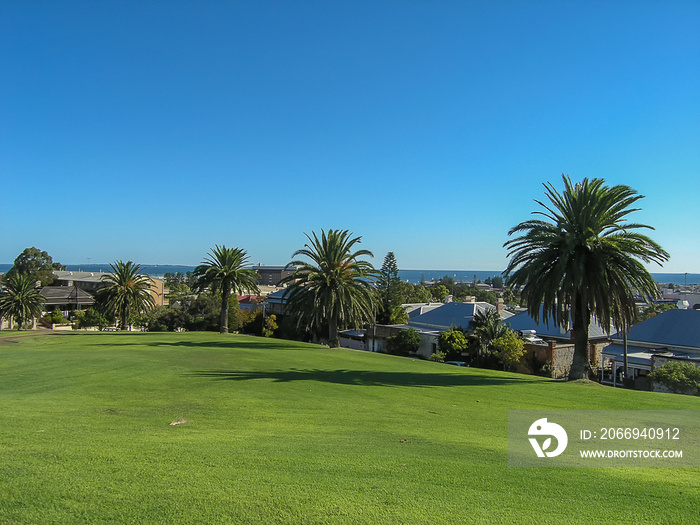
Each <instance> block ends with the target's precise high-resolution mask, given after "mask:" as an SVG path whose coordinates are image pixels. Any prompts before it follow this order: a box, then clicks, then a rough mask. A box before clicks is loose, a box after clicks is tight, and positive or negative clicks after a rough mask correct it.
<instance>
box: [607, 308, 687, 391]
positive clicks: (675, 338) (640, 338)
mask: <svg viewBox="0 0 700 525" xmlns="http://www.w3.org/2000/svg"><path fill="white" fill-rule="evenodd" d="M602 357H603V374H602V380H601V382H602V383H605V384H611V385H617V384H618V383H620V382H621V379H622V377H623V372H624V339H623V337H622V335H620V334H618V335H616V336H615V337H614V338H613V340H612V342H611V344H609V345H607V346H606V347H605V348H603V351H602ZM674 360H676V361H677V360H680V361H686V362H692V363H695V364H696V366H698V365H700V311H699V310H667V311H666V312H663V313H661V314H659V315H656V316H654V317H652V318H651V319H647V320H646V321H643V322H641V323H639V324H636V325H634V326H633V327H632V328H631V329H630V331H629V333H628V334H627V365H628V368H629V369H628V374H627V377H629V378H630V379H631V380H633V381H634V385H635V388H639V389H647V388H649V387H650V385H649V382H648V380H647V377H646V376H647V375H648V374H649V373H651V372H653V371H654V368H655V367H658V366H662V365H664V364H666V363H668V362H669V361H674Z"/></svg>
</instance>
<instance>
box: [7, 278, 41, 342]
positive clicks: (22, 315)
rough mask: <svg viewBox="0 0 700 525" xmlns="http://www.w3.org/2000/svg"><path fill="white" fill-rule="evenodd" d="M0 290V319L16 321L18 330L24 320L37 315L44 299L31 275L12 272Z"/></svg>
mask: <svg viewBox="0 0 700 525" xmlns="http://www.w3.org/2000/svg"><path fill="white" fill-rule="evenodd" d="M4 285H5V288H4V290H2V292H0V320H2V319H3V318H10V319H13V320H14V321H16V322H17V328H18V330H21V329H22V325H23V324H24V323H25V321H27V320H29V319H33V318H35V317H38V316H39V314H40V313H41V307H42V306H43V304H44V302H45V300H44V297H43V296H42V295H41V294H40V293H39V290H37V288H36V279H35V278H34V277H32V276H31V275H26V274H20V273H13V274H10V275H9V276H8V277H7V278H6V279H5V282H4Z"/></svg>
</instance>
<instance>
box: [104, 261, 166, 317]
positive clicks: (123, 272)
mask: <svg viewBox="0 0 700 525" xmlns="http://www.w3.org/2000/svg"><path fill="white" fill-rule="evenodd" d="M109 266H110V268H111V269H112V272H111V273H107V274H105V275H103V276H102V282H103V283H104V284H105V287H104V288H102V289H100V291H99V292H98V294H99V298H100V299H101V300H102V301H103V302H104V306H105V307H106V308H107V309H108V310H110V311H112V312H114V313H116V314H117V316H118V317H119V320H120V324H121V329H122V330H127V329H128V328H129V318H130V316H131V315H132V314H134V313H140V312H145V311H148V310H150V309H151V308H153V307H154V306H155V299H154V298H153V295H152V294H151V287H152V281H151V278H150V277H148V276H147V275H143V274H141V273H139V272H140V271H141V265H139V264H134V263H133V262H131V261H127V262H123V261H115V262H114V263H112V264H110V265H109Z"/></svg>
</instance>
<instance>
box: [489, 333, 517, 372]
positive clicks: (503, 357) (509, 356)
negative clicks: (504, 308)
mask: <svg viewBox="0 0 700 525" xmlns="http://www.w3.org/2000/svg"><path fill="white" fill-rule="evenodd" d="M493 348H494V350H495V351H496V355H497V356H498V360H499V361H500V362H501V363H503V370H510V369H512V368H514V367H515V365H517V364H518V362H519V361H520V358H521V357H523V355H525V343H523V341H522V339H520V338H519V337H518V336H517V335H516V333H515V332H514V331H513V330H508V332H506V334H505V335H503V336H501V337H499V338H497V339H495V340H494V341H493Z"/></svg>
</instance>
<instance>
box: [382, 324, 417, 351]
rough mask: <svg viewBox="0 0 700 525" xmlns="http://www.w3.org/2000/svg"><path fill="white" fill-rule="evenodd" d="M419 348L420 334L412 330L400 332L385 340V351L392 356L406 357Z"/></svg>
mask: <svg viewBox="0 0 700 525" xmlns="http://www.w3.org/2000/svg"><path fill="white" fill-rule="evenodd" d="M419 348H420V334H419V333H418V332H417V331H416V330H414V329H413V328H409V329H408V330H401V331H400V332H399V333H398V334H396V335H392V336H391V337H389V338H388V339H387V340H386V350H387V352H389V353H390V354H392V355H402V356H407V355H408V354H409V353H410V352H417V351H418V349H419Z"/></svg>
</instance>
